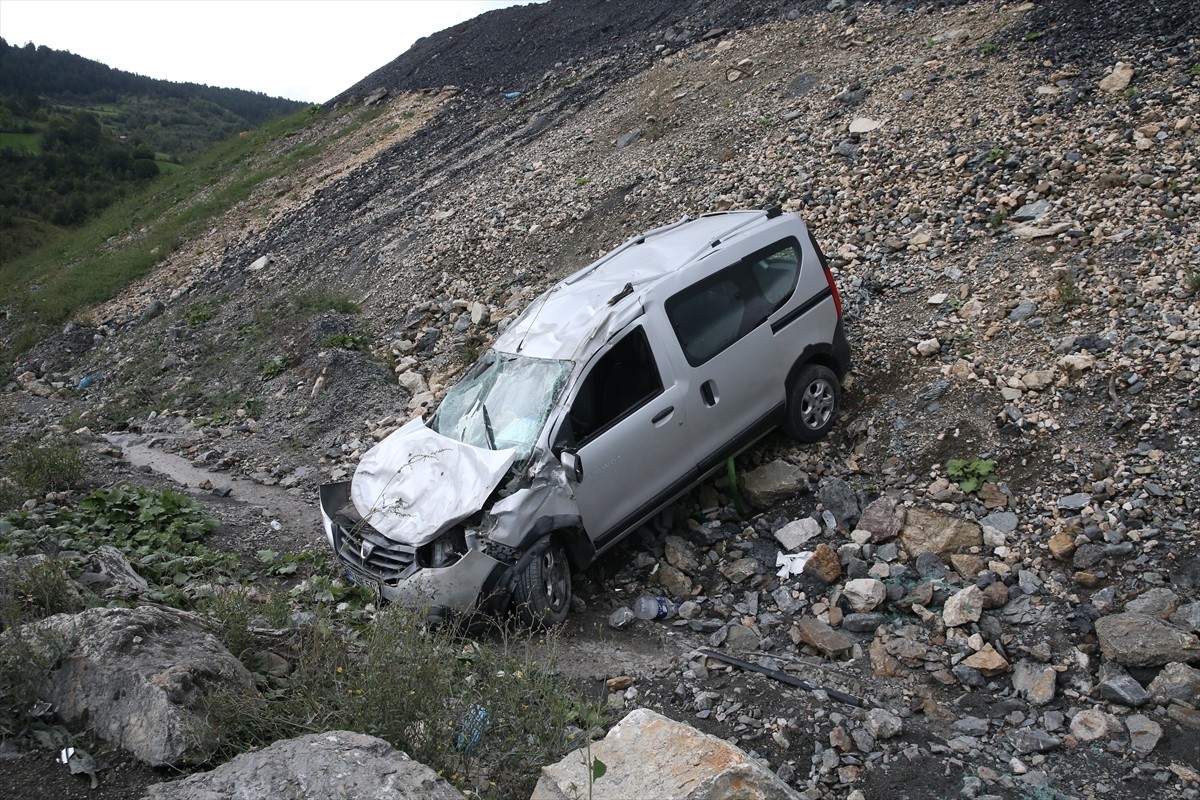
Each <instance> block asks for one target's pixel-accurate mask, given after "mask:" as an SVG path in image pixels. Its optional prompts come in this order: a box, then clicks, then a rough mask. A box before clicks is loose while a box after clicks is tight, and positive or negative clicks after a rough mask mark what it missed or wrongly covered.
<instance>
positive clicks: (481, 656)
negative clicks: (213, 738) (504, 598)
mask: <svg viewBox="0 0 1200 800" xmlns="http://www.w3.org/2000/svg"><path fill="white" fill-rule="evenodd" d="M461 633H462V631H460V630H458V629H456V628H455V627H454V626H452V625H446V626H443V627H440V628H436V629H431V628H429V627H427V626H425V625H424V624H422V621H421V617H420V615H418V614H416V613H414V612H411V611H407V610H404V609H400V608H396V607H391V606H389V607H387V608H385V609H384V610H383V611H382V612H380V613H379V614H377V615H376V617H375V619H374V620H373V622H371V623H370V624H369V625H367V626H365V627H363V628H361V629H360V630H359V631H358V632H357V633H356V634H353V635H347V634H346V633H344V632H339V631H338V630H337V629H336V628H335V626H333V625H331V624H329V623H328V620H321V621H318V623H317V624H315V625H312V626H311V627H309V628H308V629H307V630H305V631H303V632H298V644H297V645H296V649H297V651H298V652H297V657H296V664H295V667H294V669H293V671H292V672H291V674H290V675H289V676H288V677H287V678H285V679H281V680H277V681H276V686H275V688H274V689H273V690H271V691H269V692H268V693H267V697H268V701H267V703H266V704H265V705H264V706H263V707H261V708H248V707H246V706H245V705H244V704H240V705H239V704H235V703H232V702H229V699H228V698H223V699H218V700H217V701H216V702H215V703H214V706H213V708H212V709H211V710H210V713H211V714H212V715H213V716H214V718H216V719H219V720H221V723H220V724H221V725H222V726H223V727H224V728H225V729H226V730H227V731H228V732H229V733H230V736H231V738H230V739H229V741H228V742H227V747H229V748H230V754H232V753H233V752H237V751H240V750H244V749H246V748H248V747H251V746H262V745H266V744H269V743H270V742H273V741H275V740H277V739H281V738H287V737H292V736H297V735H301V734H303V733H308V732H316V731H323V730H331V729H344V730H353V731H358V732H361V733H365V734H369V735H372V736H378V737H380V738H382V739H384V740H386V741H388V742H390V743H392V744H393V745H394V746H395V747H397V748H399V749H401V750H403V751H405V752H406V753H408V754H409V755H410V756H412V757H413V758H414V759H416V760H418V761H420V762H422V763H424V764H428V765H429V766H431V767H432V768H433V769H435V770H437V771H438V772H440V773H441V774H443V775H444V776H445V777H446V778H447V779H448V780H450V781H451V782H452V783H454V784H456V785H457V786H459V787H460V788H463V789H468V788H469V789H471V790H472V791H474V792H476V793H477V794H478V795H479V796H484V797H496V798H506V797H526V796H528V795H529V794H530V793H531V792H532V789H533V785H534V783H536V781H537V777H538V773H539V770H540V768H541V766H542V765H543V764H547V763H552V762H554V761H556V760H557V759H558V758H561V757H562V756H563V755H564V754H565V753H566V752H567V751H569V750H571V749H574V748H575V747H577V746H578V745H579V744H580V743H581V742H579V741H575V740H576V739H577V738H579V737H580V736H581V735H582V734H583V732H584V731H583V729H584V728H586V727H590V726H591V725H592V724H594V723H595V722H596V721H598V720H599V719H600V714H601V712H600V709H599V707H598V706H596V705H595V704H590V703H588V702H587V701H585V700H584V699H583V698H582V697H581V695H580V693H579V692H578V691H577V690H576V688H575V687H573V686H571V685H570V684H569V683H568V682H567V680H566V679H565V678H563V677H562V676H560V675H558V674H556V673H555V672H553V671H551V670H550V669H548V668H547V667H545V666H543V664H542V663H541V662H540V660H539V659H538V658H537V657H536V656H535V646H536V645H538V644H539V642H537V641H535V640H534V639H532V638H530V636H528V635H525V634H524V633H522V634H521V635H519V636H512V637H509V636H505V635H501V636H498V637H497V638H496V639H495V640H492V641H485V642H476V641H471V640H468V639H466V638H464V637H462V636H461V635H460V634H461Z"/></svg>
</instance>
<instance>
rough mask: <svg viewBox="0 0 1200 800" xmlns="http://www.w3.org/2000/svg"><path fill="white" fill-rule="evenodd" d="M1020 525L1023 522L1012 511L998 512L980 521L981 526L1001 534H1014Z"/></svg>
mask: <svg viewBox="0 0 1200 800" xmlns="http://www.w3.org/2000/svg"><path fill="white" fill-rule="evenodd" d="M985 485H988V486H990V485H991V484H985ZM1020 523H1021V520H1020V519H1019V518H1018V517H1017V515H1016V513H1014V512H1012V511H997V512H995V513H992V514H988V515H987V516H986V517H984V518H983V519H981V520H979V524H980V525H982V526H983V527H984V528H994V529H995V530H997V531H999V532H1000V533H1014V532H1016V530H1017V526H1018V525H1019V524H1020Z"/></svg>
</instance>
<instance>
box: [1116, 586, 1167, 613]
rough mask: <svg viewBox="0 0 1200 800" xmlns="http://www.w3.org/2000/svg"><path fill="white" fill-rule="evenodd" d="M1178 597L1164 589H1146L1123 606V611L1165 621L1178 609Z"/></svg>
mask: <svg viewBox="0 0 1200 800" xmlns="http://www.w3.org/2000/svg"><path fill="white" fill-rule="evenodd" d="M1179 604H1180V600H1179V595H1177V594H1175V593H1174V592H1173V591H1171V590H1170V589H1167V588H1165V587H1161V586H1160V587H1157V588H1154V589H1147V590H1146V591H1144V592H1142V593H1141V594H1139V595H1138V596H1137V597H1135V598H1133V599H1132V600H1130V601H1129V602H1128V603H1126V604H1125V610H1126V611H1130V612H1133V613H1136V614H1149V615H1150V616H1152V617H1158V618H1159V619H1167V618H1168V617H1170V616H1171V615H1172V614H1174V613H1175V611H1176V610H1177V609H1178V608H1179Z"/></svg>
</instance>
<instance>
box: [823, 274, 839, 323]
mask: <svg viewBox="0 0 1200 800" xmlns="http://www.w3.org/2000/svg"><path fill="white" fill-rule="evenodd" d="M825 280H827V281H829V291H831V292H833V307H834V308H836V309H837V315H838V318H839V319H840V318H841V316H842V296H841V295H840V294H838V290H837V284H836V283H834V282H833V273H832V272H831V271H830V269H829V267H825Z"/></svg>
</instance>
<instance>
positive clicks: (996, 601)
mask: <svg viewBox="0 0 1200 800" xmlns="http://www.w3.org/2000/svg"><path fill="white" fill-rule="evenodd" d="M1008 597H1009V595H1008V587H1007V586H1005V585H1004V583H1003V582H1001V581H995V582H994V583H989V584H988V585H987V586H985V587H983V608H984V610H991V609H993V608H1003V607H1004V606H1005V605H1006V604H1007V603H1008Z"/></svg>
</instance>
